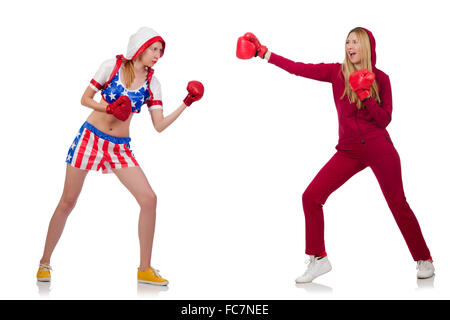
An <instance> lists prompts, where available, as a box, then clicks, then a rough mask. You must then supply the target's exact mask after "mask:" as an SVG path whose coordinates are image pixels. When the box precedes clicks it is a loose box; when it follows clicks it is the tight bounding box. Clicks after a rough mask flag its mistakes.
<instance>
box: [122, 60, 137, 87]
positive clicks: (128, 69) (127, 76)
mask: <svg viewBox="0 0 450 320" xmlns="http://www.w3.org/2000/svg"><path fill="white" fill-rule="evenodd" d="M123 76H124V80H125V87H127V88H130V86H131V84H132V83H133V81H134V78H135V77H136V75H135V73H134V63H133V61H132V60H128V61H126V62H125V65H124V75H123Z"/></svg>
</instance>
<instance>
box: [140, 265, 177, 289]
mask: <svg viewBox="0 0 450 320" xmlns="http://www.w3.org/2000/svg"><path fill="white" fill-rule="evenodd" d="M158 272H159V270H156V269H153V268H152V267H150V268H148V269H147V270H146V271H141V270H139V268H138V275H137V277H138V282H141V283H149V284H154V285H157V286H167V285H168V284H169V281H167V280H166V279H164V278H162V277H161V276H160V275H159V273H158Z"/></svg>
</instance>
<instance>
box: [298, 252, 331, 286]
mask: <svg viewBox="0 0 450 320" xmlns="http://www.w3.org/2000/svg"><path fill="white" fill-rule="evenodd" d="M305 263H309V264H308V268H307V269H306V271H305V273H304V274H303V275H302V276H300V277H298V278H297V279H295V282H297V283H308V282H311V281H313V280H314V279H315V278H317V277H318V276H321V275H323V274H325V273H327V272H329V271H331V263H330V261H329V260H328V257H318V258H315V257H314V256H309V261H306V262H305Z"/></svg>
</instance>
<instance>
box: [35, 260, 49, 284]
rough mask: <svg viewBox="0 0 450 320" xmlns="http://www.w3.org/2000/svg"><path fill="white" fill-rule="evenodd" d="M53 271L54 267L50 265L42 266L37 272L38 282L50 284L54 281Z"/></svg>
mask: <svg viewBox="0 0 450 320" xmlns="http://www.w3.org/2000/svg"><path fill="white" fill-rule="evenodd" d="M51 270H52V267H50V265H48V264H40V265H39V270H38V272H37V275H36V276H37V280H38V281H42V282H50V280H51V279H52V276H51V275H50V271H51Z"/></svg>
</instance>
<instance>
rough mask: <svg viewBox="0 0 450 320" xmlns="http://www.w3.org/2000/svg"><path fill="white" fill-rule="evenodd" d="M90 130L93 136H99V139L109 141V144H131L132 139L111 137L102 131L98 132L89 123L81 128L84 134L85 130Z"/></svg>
mask: <svg viewBox="0 0 450 320" xmlns="http://www.w3.org/2000/svg"><path fill="white" fill-rule="evenodd" d="M85 128H86V129H89V131H91V132H92V133H93V134H95V135H96V136H98V137H99V138H102V139H103V140H107V141H109V142H112V143H115V144H124V143H130V141H131V138H130V137H114V136H110V135H109V134H106V133H104V132H102V131H100V130H98V129H97V128H96V127H94V126H93V125H92V124H90V123H89V122H87V121H86V122H85V123H83V125H82V126H81V128H80V132H83V129H85Z"/></svg>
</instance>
